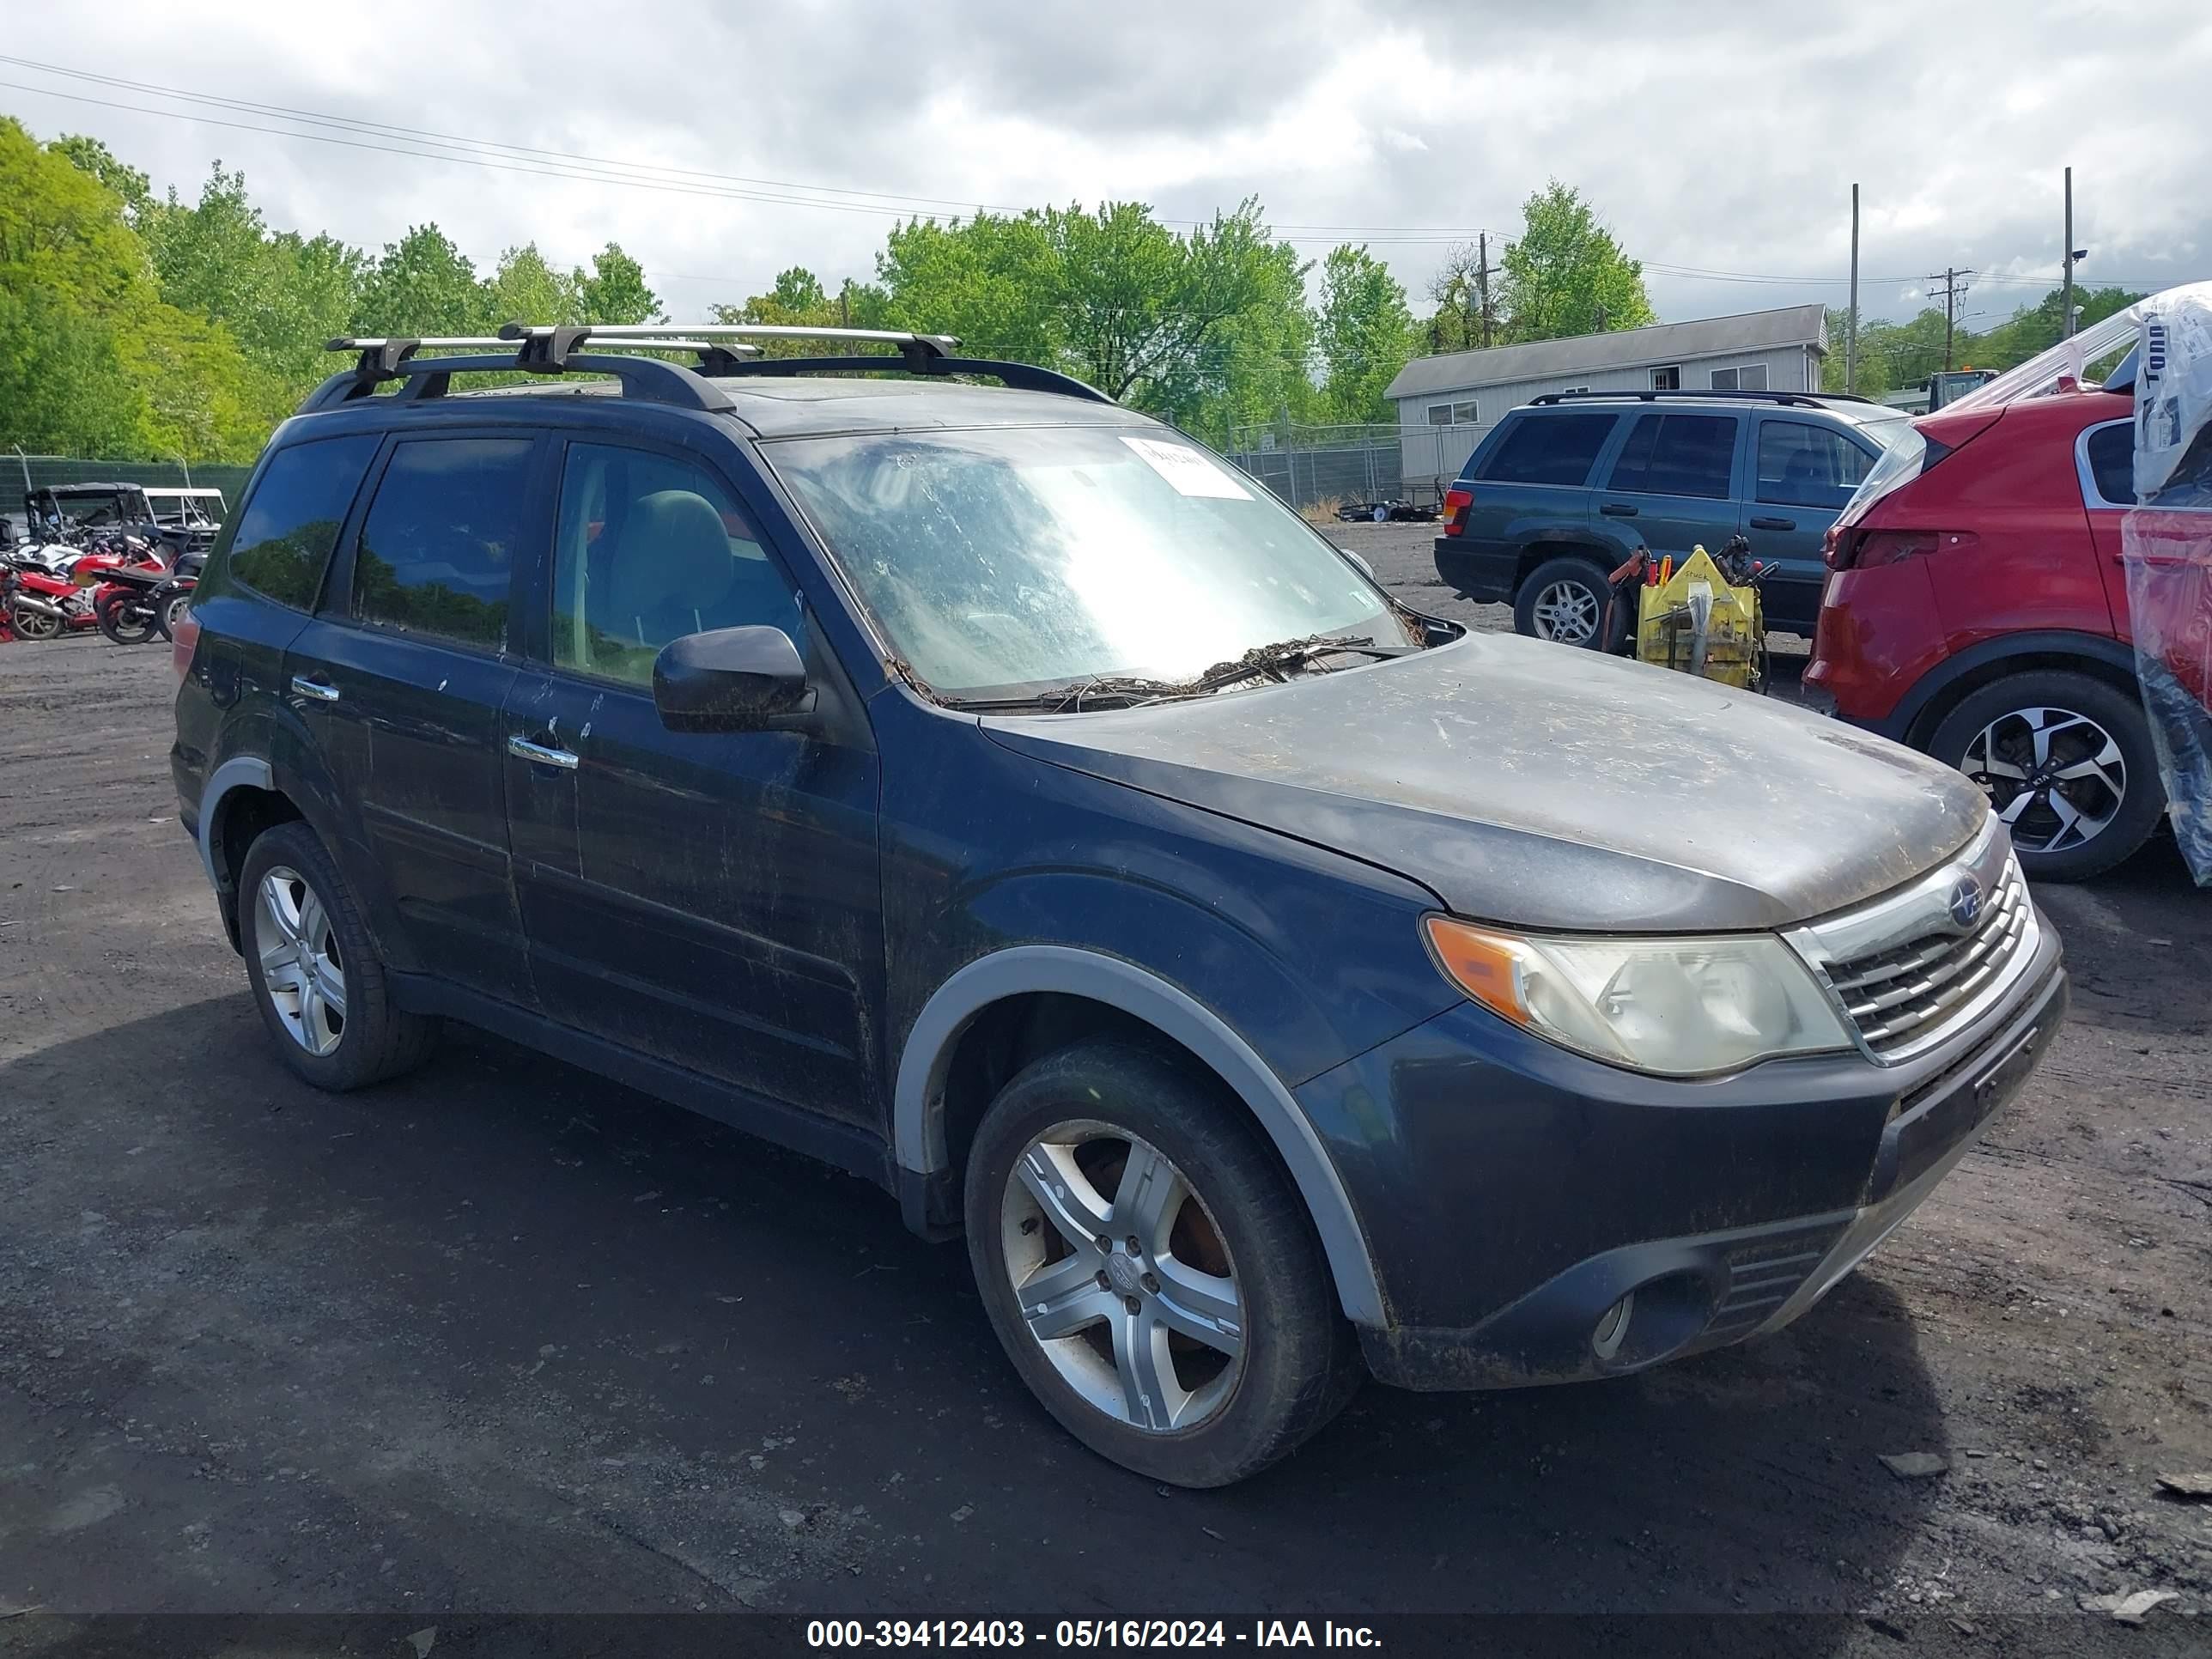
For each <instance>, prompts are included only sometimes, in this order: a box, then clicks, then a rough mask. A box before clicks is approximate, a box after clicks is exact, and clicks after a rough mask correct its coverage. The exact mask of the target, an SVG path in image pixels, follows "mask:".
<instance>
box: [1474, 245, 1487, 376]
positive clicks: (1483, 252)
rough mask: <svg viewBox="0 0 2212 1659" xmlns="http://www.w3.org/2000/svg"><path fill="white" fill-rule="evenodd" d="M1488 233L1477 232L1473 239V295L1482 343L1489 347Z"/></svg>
mask: <svg viewBox="0 0 2212 1659" xmlns="http://www.w3.org/2000/svg"><path fill="white" fill-rule="evenodd" d="M1490 271H1491V264H1490V233H1489V232H1488V231H1486V230H1485V231H1478V232H1476V233H1475V238H1474V295H1475V301H1474V302H1475V314H1476V316H1477V317H1478V318H1479V319H1480V321H1481V324H1482V343H1483V346H1484V348H1485V349H1488V347H1489V345H1490V335H1491V311H1490Z"/></svg>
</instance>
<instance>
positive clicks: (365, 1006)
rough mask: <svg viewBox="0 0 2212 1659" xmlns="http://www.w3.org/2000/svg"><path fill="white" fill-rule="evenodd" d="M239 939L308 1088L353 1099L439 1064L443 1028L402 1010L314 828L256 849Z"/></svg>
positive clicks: (287, 830) (259, 843)
mask: <svg viewBox="0 0 2212 1659" xmlns="http://www.w3.org/2000/svg"><path fill="white" fill-rule="evenodd" d="M238 934H239V943H240V947H241V948H242V949H243V950H244V951H245V954H246V976H247V978H248V979H249V980H250V981H252V987H253V1001H254V1006H256V1007H258V1009H259V1010H260V1011H261V1020H262V1024H264V1025H266V1026H267V1027H268V1028H269V1034H270V1036H271V1037H273V1038H274V1039H275V1040H276V1052H277V1054H278V1055H279V1056H280V1057H281V1058H282V1059H283V1061H284V1063H285V1064H286V1065H287V1066H290V1067H291V1068H292V1070H293V1071H294V1072H295V1073H297V1074H298V1075H299V1076H300V1077H301V1079H304V1080H305V1081H307V1082H308V1083H312V1084H313V1085H314V1086H315V1087H317V1088H318V1089H328V1090H331V1091H333V1092H337V1093H343V1092H344V1091H347V1090H350V1089H359V1088H363V1087H366V1086H367V1085H369V1084H372V1083H381V1082H383V1081H384V1080H385V1079H387V1078H394V1077H398V1076H399V1075H400V1074H401V1073H404V1072H410V1071H412V1070H414V1069H415V1067H416V1066H420V1065H421V1064H422V1062H423V1061H424V1060H427V1059H428V1057H429V1054H430V1051H431V1049H432V1048H434V1047H435V1045H436V1042H437V1037H438V1022H437V1021H435V1020H434V1019H426V1018H423V1017H422V1016H421V1015H419V1014H410V1013H406V1012H402V1011H401V1010H399V1009H398V1008H395V1007H393V1006H392V1000H391V997H390V994H389V993H388V991H387V989H386V984H385V979H384V964H383V963H380V962H379V961H378V960H377V957H376V948H375V946H374V944H373V943H372V942H371V941H370V939H369V937H368V928H367V927H364V926H363V925H362V920H361V911H360V908H359V907H358V906H357V905H356V903H355V902H354V897H353V894H352V892H351V891H350V890H349V889H348V888H347V886H346V884H345V881H344V878H343V877H341V876H340V875H339V874H338V870H337V865H336V864H335V863H333V862H332V861H331V855H330V854H329V853H328V852H327V851H325V848H324V847H323V843H322V842H320V841H319V839H317V837H316V836H315V832H314V831H313V830H312V829H308V828H307V825H306V824H304V823H297V822H295V823H280V824H277V825H276V827H275V828H273V829H267V830H264V832H263V833H262V834H261V835H260V836H258V837H257V838H256V839H255V841H254V842H253V844H252V846H251V847H249V848H246V863H245V866H244V868H243V869H242V870H241V871H240V873H239V894H238Z"/></svg>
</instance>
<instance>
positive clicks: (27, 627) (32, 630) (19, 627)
mask: <svg viewBox="0 0 2212 1659" xmlns="http://www.w3.org/2000/svg"><path fill="white" fill-rule="evenodd" d="M14 622H15V632H16V635H18V636H19V637H20V638H22V639H27V640H51V639H53V638H56V637H57V636H58V635H59V634H60V633H61V631H62V619H61V618H60V617H54V616H49V615H48V614H47V613H46V611H33V610H32V609H31V608H30V607H29V606H28V605H17V606H16V607H15V612H14Z"/></svg>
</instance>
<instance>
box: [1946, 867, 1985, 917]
mask: <svg viewBox="0 0 2212 1659" xmlns="http://www.w3.org/2000/svg"><path fill="white" fill-rule="evenodd" d="M1981 914H1982V884H1981V883H1980V882H1978V881H1977V880H1976V879H1975V878H1973V877H1972V876H1961V877H1960V878H1959V882H1958V885H1956V886H1955V887H1954V888H1952V890H1951V920H1952V921H1955V922H1957V923H1958V924H1959V926H1960V927H1972V926H1973V925H1974V918H1975V917H1977V916H1978V915H1981Z"/></svg>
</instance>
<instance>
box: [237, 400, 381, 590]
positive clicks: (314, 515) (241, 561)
mask: <svg viewBox="0 0 2212 1659" xmlns="http://www.w3.org/2000/svg"><path fill="white" fill-rule="evenodd" d="M376 446H377V439H376V438H375V437H374V436H371V435H362V436H358V437H352V438H322V439H318V440H317V441H314V442H313V443H304V444H294V445H293V446H291V447H289V449H280V450H278V451H277V452H276V453H275V454H274V455H272V456H270V458H269V465H267V466H265V467H264V468H263V469H262V470H261V477H260V478H259V479H258V481H257V482H256V483H255V484H254V486H253V493H252V495H250V496H248V497H247V498H246V505H245V508H244V510H243V511H241V512H240V513H239V515H238V532H237V534H236V535H234V537H232V538H231V543H230V562H229V570H230V574H231V575H232V576H233V577H234V578H235V579H236V580H239V581H240V582H243V583H244V584H245V585H246V586H248V587H250V588H252V590H253V591H254V592H257V593H260V594H263V595H265V596H266V597H267V598H270V599H274V600H276V602H277V603H278V604H279V605H290V606H291V607H292V608H293V609H295V610H296V611H312V610H313V609H314V608H315V595H316V594H317V592H319V591H320V590H321V588H322V585H323V566H324V564H325V562H326V561H328V559H329V558H330V556H331V548H332V547H334V546H335V545H337V539H338V530H339V528H340V526H342V525H343V523H344V521H345V515H346V510H347V509H348V508H349V507H351V506H352V505H353V498H354V495H355V492H356V491H357V490H358V489H360V488H361V480H362V474H364V473H366V472H367V471H368V464H369V462H370V461H371V460H373V459H375V456H376Z"/></svg>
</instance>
